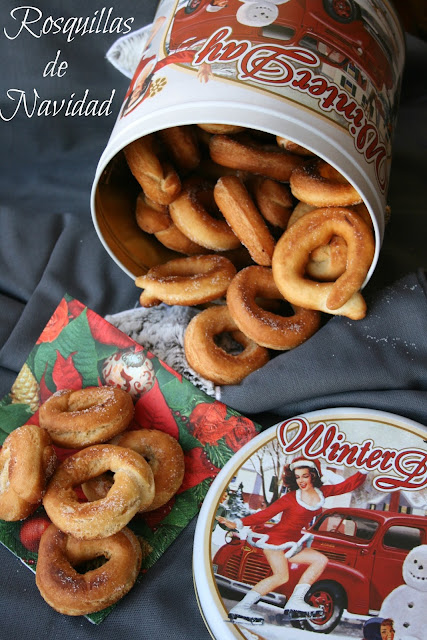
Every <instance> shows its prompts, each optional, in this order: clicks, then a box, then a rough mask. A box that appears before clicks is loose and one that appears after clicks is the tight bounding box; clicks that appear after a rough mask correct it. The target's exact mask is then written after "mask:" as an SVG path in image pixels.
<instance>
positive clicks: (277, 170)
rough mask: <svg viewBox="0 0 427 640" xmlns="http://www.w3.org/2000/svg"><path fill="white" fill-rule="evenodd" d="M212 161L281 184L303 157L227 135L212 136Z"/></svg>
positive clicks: (301, 161)
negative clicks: (277, 181)
mask: <svg viewBox="0 0 427 640" xmlns="http://www.w3.org/2000/svg"><path fill="white" fill-rule="evenodd" d="M209 153H210V156H211V158H212V160H213V161H214V162H216V163H218V164H222V165H224V166H225V167H231V168H233V169H241V170H242V171H249V172H251V173H254V174H256V175H262V176H265V177H267V178H272V179H273V180H279V182H288V181H289V178H290V175H291V173H292V171H293V170H294V169H295V168H296V167H299V166H300V165H301V164H302V163H303V162H304V160H303V158H301V157H300V156H296V155H293V154H291V153H287V152H285V151H282V150H281V149H279V148H278V147H277V146H274V147H273V146H267V147H266V146H264V145H262V144H259V143H256V142H253V141H247V140H244V139H243V138H239V139H237V138H232V137H230V136H225V135H215V136H212V138H211V139H210V142H209Z"/></svg>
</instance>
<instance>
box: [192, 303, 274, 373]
mask: <svg viewBox="0 0 427 640" xmlns="http://www.w3.org/2000/svg"><path fill="white" fill-rule="evenodd" d="M237 329H238V328H237V325H236V323H235V322H234V320H233V318H232V317H231V315H230V312H229V311H228V309H227V307H226V306H225V305H218V306H212V307H209V308H208V309H205V310H204V311H201V312H200V313H199V314H198V315H197V316H195V317H194V318H192V320H191V321H190V323H189V324H188V326H187V329H186V331H185V334H184V349H185V356H186V358H187V361H188V364H189V365H190V367H192V368H193V369H194V370H195V371H197V373H199V374H200V375H201V376H203V377H204V378H206V379H207V380H211V381H212V382H214V383H215V384H238V383H239V382H240V381H241V380H243V378H245V377H246V376H247V375H249V373H251V372H252V371H255V370H256V369H259V368H260V367H262V366H263V365H264V364H266V362H268V359H269V355H268V351H267V349H265V348H264V347H261V346H259V345H258V344H256V343H255V342H253V340H251V339H250V338H248V337H247V336H245V335H244V334H243V333H242V332H241V331H238V330H237ZM221 333H231V335H232V337H233V338H234V339H235V340H236V342H238V343H239V344H240V345H241V346H242V347H243V351H241V352H240V353H237V354H236V355H233V354H231V353H227V352H226V351H224V349H221V347H219V346H218V345H217V344H216V343H215V337H216V336H219V335H220V334H221Z"/></svg>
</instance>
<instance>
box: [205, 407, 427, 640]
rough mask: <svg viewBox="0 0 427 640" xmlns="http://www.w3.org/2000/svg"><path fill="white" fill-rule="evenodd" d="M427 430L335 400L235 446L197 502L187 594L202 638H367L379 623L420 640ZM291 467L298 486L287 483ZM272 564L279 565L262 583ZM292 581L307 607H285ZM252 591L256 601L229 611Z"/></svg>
mask: <svg viewBox="0 0 427 640" xmlns="http://www.w3.org/2000/svg"><path fill="white" fill-rule="evenodd" d="M426 438H427V430H426V427H425V426H423V425H421V424H418V423H416V422H413V421H410V420H408V419H406V418H403V417H400V416H397V415H394V414H389V413H385V412H380V411H375V410H368V409H356V408H337V409H327V410H322V411H316V412H311V413H307V414H304V415H301V416H297V417H294V418H291V419H289V420H285V421H283V422H280V423H278V424H277V425H275V426H274V427H271V428H270V429H267V430H266V431H264V432H263V433H261V434H260V435H259V436H257V437H256V438H254V439H253V440H252V441H250V442H249V443H248V444H247V445H245V446H244V447H243V448H242V449H241V450H240V451H239V452H238V453H237V454H235V455H234V456H233V458H232V459H231V460H230V461H229V462H228V463H227V465H226V466H225V467H224V468H223V469H222V471H221V472H220V473H219V474H218V476H217V477H216V479H215V480H214V482H213V484H212V486H211V489H210V490H209V492H208V494H207V496H206V498H205V500H204V503H203V505H202V509H201V511H200V515H199V519H198V523H197V527H196V533H195V540H194V555H193V573H194V583H195V590H196V594H197V597H198V600H199V605H200V610H201V613H202V615H203V617H204V619H205V622H206V625H207V627H208V629H209V631H210V633H211V634H212V636H213V637H214V638H216V639H217V640H231V639H234V638H248V639H251V640H252V639H258V638H262V639H265V640H276V639H279V638H280V639H281V640H301V639H304V638H314V637H319V636H318V635H317V634H318V633H328V637H330V638H334V639H335V640H336V639H344V638H345V639H347V638H357V639H358V640H361V639H362V638H364V639H366V640H370V639H376V638H378V639H381V638H382V637H384V635H383V636H381V632H383V634H385V630H387V632H389V634H390V635H389V636H387V635H386V636H385V637H387V638H390V639H391V638H394V637H395V639H396V640H397V639H398V638H400V635H404V632H405V633H406V634H407V633H408V632H407V629H408V625H410V628H411V633H412V635H414V636H415V637H423V633H424V632H421V631H419V630H418V626H419V627H420V629H421V625H422V624H423V622H422V620H423V616H424V614H423V611H425V606H427V445H426V442H427V439H426ZM299 459H302V460H303V462H300V464H295V461H296V460H299ZM292 462H294V465H291V463H292ZM301 465H302V466H301ZM290 466H292V467H294V471H293V479H294V482H295V480H296V482H297V484H296V485H292V483H291V485H290V486H287V485H289V478H290V476H292V473H291V472H290V471H289V468H290ZM310 469H312V473H311V475H310V473H309V470H310ZM285 471H287V473H286V474H285ZM319 471H320V473H319ZM316 476H317V479H316ZM308 477H309V479H308ZM319 478H320V481H319ZM310 482H311V486H309V487H307V484H308V483H310ZM295 487H296V488H295ZM316 494H317V496H318V500H317V498H315V497H313V496H315V495H316ZM266 508H267V511H265V509H266ZM218 516H219V517H221V516H223V517H226V518H227V520H232V521H234V522H237V524H238V526H240V527H242V526H243V528H240V529H234V530H232V529H230V528H229V527H227V526H226V524H224V523H221V522H220V521H219V520H218V519H217V518H218ZM248 516H249V522H248V521H247V520H246V518H248ZM296 531H298V532H299V533H298V535H297V533H296ZM303 536H304V537H303ZM301 538H302V540H301ZM285 554H286V556H288V557H287V558H286V560H285ZM424 556H425V557H424ZM424 560H426V562H425V563H424V564H423V561H424ZM272 566H273V567H274V568H275V573H280V572H282V573H281V574H280V576H279V577H277V579H276V578H275V579H274V580H273V581H270V582H268V581H267V582H265V579H266V578H268V576H271V575H272V569H271V567H272ZM421 567H422V568H421ZM424 567H425V568H424ZM286 568H287V570H288V574H289V578H288V580H287V581H286V578H285V573H286ZM415 569H416V571H415ZM304 572H306V573H305V575H304ZM263 580H264V582H262V581H263ZM273 582H275V583H276V585H277V584H278V585H279V586H275V587H273V586H272V585H273ZM301 582H302V583H306V584H308V585H309V590H308V592H307V594H306V595H305V596H304V595H303V599H302V602H304V603H305V606H304V605H302V606H301V600H299V604H298V601H297V604H292V603H293V602H294V601H293V600H292V601H291V602H290V603H289V604H288V607H290V608H289V609H288V610H287V608H286V603H287V602H288V601H289V598H290V596H291V594H292V593H293V592H294V587H295V586H296V585H297V584H298V583H301ZM254 587H255V590H254ZM268 587H271V588H270V589H268ZM303 589H304V588H303ZM396 590H398V591H396ZM256 591H258V593H261V592H262V593H263V595H262V597H261V599H260V600H259V601H258V602H257V603H254V604H252V605H250V606H249V605H248V606H246V607H245V606H243V607H242V606H240V608H238V609H237V613H235V615H234V616H233V612H235V611H236V610H235V609H234V607H235V606H236V605H237V603H238V602H239V601H240V600H242V598H243V596H244V595H245V594H246V593H248V592H251V593H252V595H255V599H256V593H255V592H256ZM250 597H251V596H250ZM253 599H254V598H252V600H253ZM230 612H231V614H230ZM242 612H243V613H242ZM405 630H406V631H405ZM393 631H394V634H395V636H393ZM420 633H421V635H419V634H420ZM315 634H316V636H315ZM399 634H400V635H399Z"/></svg>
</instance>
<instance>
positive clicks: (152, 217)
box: [135, 191, 172, 233]
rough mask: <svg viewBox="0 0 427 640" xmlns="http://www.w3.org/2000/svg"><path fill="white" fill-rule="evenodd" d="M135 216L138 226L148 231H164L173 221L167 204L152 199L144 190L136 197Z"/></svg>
mask: <svg viewBox="0 0 427 640" xmlns="http://www.w3.org/2000/svg"><path fill="white" fill-rule="evenodd" d="M135 217H136V223H137V225H138V227H139V228H140V229H142V231H145V232H146V233H157V232H158V231H164V230H165V229H167V228H168V227H169V226H170V225H171V223H172V220H171V217H170V215H169V211H168V207H167V205H165V204H158V203H157V202H154V201H153V200H150V198H147V196H146V195H145V193H144V192H143V191H141V193H140V194H139V195H138V197H137V199H136V205H135Z"/></svg>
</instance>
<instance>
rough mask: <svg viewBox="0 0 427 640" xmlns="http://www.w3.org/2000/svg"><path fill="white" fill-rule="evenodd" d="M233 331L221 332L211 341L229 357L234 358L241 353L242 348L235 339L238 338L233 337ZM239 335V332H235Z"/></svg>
mask: <svg viewBox="0 0 427 640" xmlns="http://www.w3.org/2000/svg"><path fill="white" fill-rule="evenodd" d="M235 333H236V332H235V331H223V332H222V333H219V334H218V335H216V336H214V337H213V341H214V343H215V344H216V346H217V347H219V348H220V349H222V350H223V351H225V353H228V354H229V355H231V356H236V355H238V354H239V353H242V351H243V349H244V346H243V345H242V343H241V342H239V340H238V339H237V338H238V337H239V336H237V337H236V336H235V335H234V334H235ZM237 333H239V332H237Z"/></svg>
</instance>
